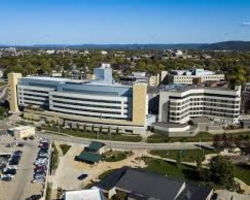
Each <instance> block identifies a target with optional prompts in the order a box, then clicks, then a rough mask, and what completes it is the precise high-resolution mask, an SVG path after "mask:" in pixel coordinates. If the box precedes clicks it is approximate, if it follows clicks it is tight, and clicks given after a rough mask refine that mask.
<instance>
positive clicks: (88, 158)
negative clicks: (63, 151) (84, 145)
mask: <svg viewBox="0 0 250 200" xmlns="http://www.w3.org/2000/svg"><path fill="white" fill-rule="evenodd" d="M76 158H77V159H78V160H80V161H82V162H90V163H96V162H99V161H100V160H102V156H101V155H99V154H96V153H93V152H88V151H82V152H81V153H80V155H79V156H76Z"/></svg>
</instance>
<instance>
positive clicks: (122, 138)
mask: <svg viewBox="0 0 250 200" xmlns="http://www.w3.org/2000/svg"><path fill="white" fill-rule="evenodd" d="M42 129H43V130H48V131H55V132H58V128H57V127H50V126H42ZM60 132H61V133H64V134H68V135H71V136H75V137H83V138H92V139H98V134H97V133H92V132H83V131H82V130H74V129H61V130H60ZM51 134H53V133H52V132H51ZM58 134H60V133H58ZM99 139H100V140H109V139H110V138H109V135H108V134H107V133H100V134H99ZM111 139H112V140H113V141H128V142H140V141H141V137H140V136H138V135H134V136H131V135H129V136H128V135H122V134H112V137H111Z"/></svg>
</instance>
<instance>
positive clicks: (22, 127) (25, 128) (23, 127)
mask: <svg viewBox="0 0 250 200" xmlns="http://www.w3.org/2000/svg"><path fill="white" fill-rule="evenodd" d="M30 128H33V127H32V126H17V127H12V128H9V129H8V130H9V131H23V130H27V129H30Z"/></svg>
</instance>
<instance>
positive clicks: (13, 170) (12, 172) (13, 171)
mask: <svg viewBox="0 0 250 200" xmlns="http://www.w3.org/2000/svg"><path fill="white" fill-rule="evenodd" d="M4 174H11V175H16V169H8V170H6V171H5V172H4Z"/></svg>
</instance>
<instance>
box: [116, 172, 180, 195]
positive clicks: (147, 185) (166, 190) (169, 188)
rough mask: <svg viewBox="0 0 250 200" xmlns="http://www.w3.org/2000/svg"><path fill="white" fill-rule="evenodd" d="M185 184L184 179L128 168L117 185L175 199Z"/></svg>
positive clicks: (140, 192) (141, 192)
mask: <svg viewBox="0 0 250 200" xmlns="http://www.w3.org/2000/svg"><path fill="white" fill-rule="evenodd" d="M156 183H157V184H156ZM183 184H184V181H179V180H174V179H170V178H167V177H165V176H163V175H158V174H155V173H150V172H145V171H139V170H133V169H128V170H127V171H126V173H125V174H124V175H123V177H122V178H121V179H120V180H119V181H118V183H117V184H116V187H117V188H122V189H125V190H128V191H131V192H133V193H136V194H142V195H143V196H146V197H149V198H150V197H153V198H156V199H175V197H176V196H177V194H178V193H179V191H180V190H181V187H182V186H183Z"/></svg>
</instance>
